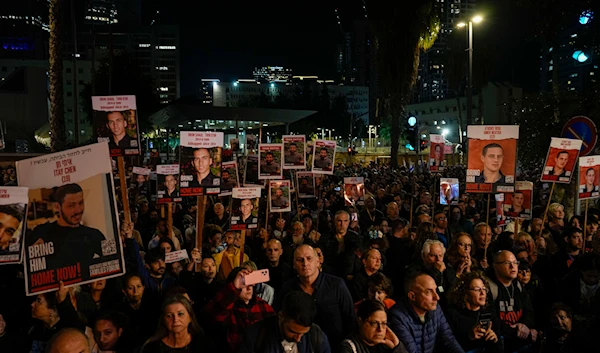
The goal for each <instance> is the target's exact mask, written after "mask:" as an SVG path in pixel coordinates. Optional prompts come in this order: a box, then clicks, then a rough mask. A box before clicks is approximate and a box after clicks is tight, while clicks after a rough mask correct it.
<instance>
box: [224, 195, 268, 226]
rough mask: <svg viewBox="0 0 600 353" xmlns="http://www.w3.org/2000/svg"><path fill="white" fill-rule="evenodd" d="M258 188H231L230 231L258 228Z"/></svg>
mask: <svg viewBox="0 0 600 353" xmlns="http://www.w3.org/2000/svg"><path fill="white" fill-rule="evenodd" d="M260 192H261V188H260V187H244V188H233V191H232V197H233V200H232V205H231V210H232V213H233V215H232V216H231V229H234V230H243V229H257V228H258V199H259V198H260Z"/></svg>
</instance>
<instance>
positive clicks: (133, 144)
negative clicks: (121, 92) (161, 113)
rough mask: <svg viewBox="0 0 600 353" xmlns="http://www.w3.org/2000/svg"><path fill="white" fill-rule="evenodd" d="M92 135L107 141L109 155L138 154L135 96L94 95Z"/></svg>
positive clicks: (138, 140)
mask: <svg viewBox="0 0 600 353" xmlns="http://www.w3.org/2000/svg"><path fill="white" fill-rule="evenodd" d="M92 109H93V110H94V135H95V136H96V138H97V141H98V142H102V141H108V148H109V149H110V156H111V157H118V156H131V155H138V154H140V138H139V136H140V131H139V124H138V119H137V105H136V101H135V96H94V97H92Z"/></svg>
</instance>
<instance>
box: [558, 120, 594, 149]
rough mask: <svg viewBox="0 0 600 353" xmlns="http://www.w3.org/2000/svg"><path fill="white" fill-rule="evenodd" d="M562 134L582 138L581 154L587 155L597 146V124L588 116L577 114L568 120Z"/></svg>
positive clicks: (570, 137)
mask: <svg viewBox="0 0 600 353" xmlns="http://www.w3.org/2000/svg"><path fill="white" fill-rule="evenodd" d="M560 136H561V137H563V138H569V139H577V140H582V141H583V143H582V144H581V152H580V155H581V156H586V155H588V154H589V153H590V152H591V151H592V150H593V149H594V147H595V146H596V140H597V139H598V130H597V129H596V124H594V122H593V121H592V120H591V119H590V118H588V117H587V116H576V117H573V118H571V119H570V120H569V121H567V123H566V124H565V127H563V130H562V133H561V134H560Z"/></svg>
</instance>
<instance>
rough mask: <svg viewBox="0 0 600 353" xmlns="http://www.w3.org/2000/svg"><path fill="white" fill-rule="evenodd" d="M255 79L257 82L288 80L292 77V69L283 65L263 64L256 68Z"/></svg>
mask: <svg viewBox="0 0 600 353" xmlns="http://www.w3.org/2000/svg"><path fill="white" fill-rule="evenodd" d="M254 79H255V80H256V81H257V82H261V83H265V82H288V81H290V80H291V79H292V69H286V68H284V67H283V66H263V67H255V68H254Z"/></svg>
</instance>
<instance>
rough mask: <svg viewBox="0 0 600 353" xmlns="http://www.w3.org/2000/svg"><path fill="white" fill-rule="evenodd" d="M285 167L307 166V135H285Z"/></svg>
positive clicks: (297, 167) (300, 167) (283, 138)
mask: <svg viewBox="0 0 600 353" xmlns="http://www.w3.org/2000/svg"><path fill="white" fill-rule="evenodd" d="M282 140H283V151H284V155H283V169H304V168H306V136H304V135H283V136H282Z"/></svg>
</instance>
